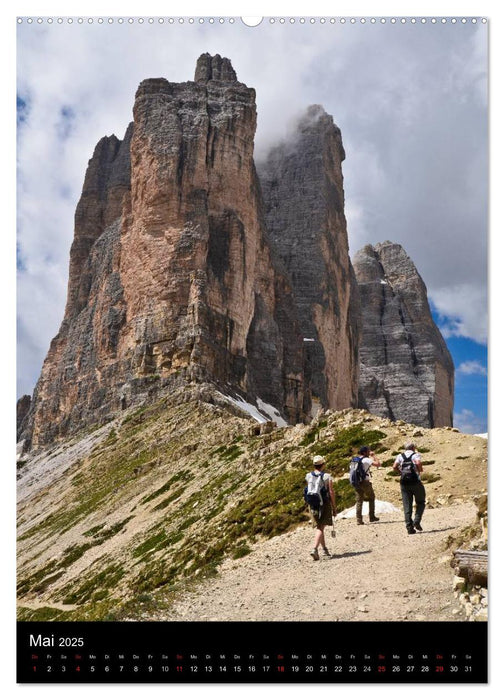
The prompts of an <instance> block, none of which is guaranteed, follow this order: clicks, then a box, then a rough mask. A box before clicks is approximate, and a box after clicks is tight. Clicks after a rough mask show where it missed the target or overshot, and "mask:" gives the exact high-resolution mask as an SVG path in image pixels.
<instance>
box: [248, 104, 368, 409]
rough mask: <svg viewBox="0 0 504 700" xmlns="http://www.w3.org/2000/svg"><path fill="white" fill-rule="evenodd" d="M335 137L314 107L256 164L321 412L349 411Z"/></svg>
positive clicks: (353, 371) (351, 329) (354, 315)
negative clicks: (290, 287) (291, 286)
mask: <svg viewBox="0 0 504 700" xmlns="http://www.w3.org/2000/svg"><path fill="white" fill-rule="evenodd" d="M344 158H345V151H344V149H343V145H342V141H341V132H340V130H339V128H338V127H337V126H336V125H335V124H334V121H333V118H332V117H331V116H330V115H329V114H327V113H326V112H325V111H324V109H323V108H322V107H321V106H320V105H312V106H311V107H309V108H308V109H307V111H306V113H305V114H304V116H303V117H302V118H301V119H300V121H299V122H298V124H297V128H296V131H295V133H294V134H293V135H292V137H291V138H290V139H289V140H288V141H286V142H285V143H282V144H280V145H278V146H276V147H275V148H273V149H272V150H271V151H270V153H269V154H268V156H267V157H266V159H265V162H263V163H261V164H260V165H258V172H259V177H260V180H261V186H262V190H263V196H264V202H265V211H266V222H267V227H268V232H269V234H270V236H271V239H272V241H273V243H274V245H275V247H276V249H277V250H278V252H279V255H280V257H281V259H282V261H283V263H284V265H285V267H286V269H287V270H288V272H289V275H290V277H291V280H292V285H293V289H294V296H295V300H296V308H297V311H298V315H299V319H300V324H301V330H302V333H303V337H304V338H305V339H307V340H306V341H305V348H306V350H307V354H308V357H309V364H308V369H309V371H310V375H311V376H310V380H311V391H312V397H313V399H314V400H315V402H316V403H318V402H320V404H321V405H322V407H324V408H333V409H339V408H346V407H349V406H356V405H357V397H358V369H359V367H358V364H359V363H358V343H359V293H358V290H357V284H356V281H355V276H354V272H353V269H352V265H351V262H350V258H349V255H348V237H347V229H346V219H345V214H344V192H343V175H342V169H341V163H342V161H343V160H344Z"/></svg>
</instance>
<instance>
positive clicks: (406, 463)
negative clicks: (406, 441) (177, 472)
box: [400, 452, 419, 484]
mask: <svg viewBox="0 0 504 700" xmlns="http://www.w3.org/2000/svg"><path fill="white" fill-rule="evenodd" d="M414 454H415V453H414V452H412V453H411V454H410V456H409V457H406V453H405V452H403V453H402V455H401V457H402V458H403V461H402V464H401V465H400V469H401V480H400V483H401V484H416V483H417V482H418V481H419V477H418V474H417V473H416V469H415V463H414V462H413V459H412V457H413V455H414Z"/></svg>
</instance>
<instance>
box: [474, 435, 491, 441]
mask: <svg viewBox="0 0 504 700" xmlns="http://www.w3.org/2000/svg"><path fill="white" fill-rule="evenodd" d="M474 437H480V438H484V439H485V440H488V433H475V434H474Z"/></svg>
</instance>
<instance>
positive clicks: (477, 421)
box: [453, 408, 487, 435]
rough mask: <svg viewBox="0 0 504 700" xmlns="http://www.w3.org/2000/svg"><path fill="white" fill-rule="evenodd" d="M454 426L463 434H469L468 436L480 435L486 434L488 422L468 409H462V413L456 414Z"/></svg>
mask: <svg viewBox="0 0 504 700" xmlns="http://www.w3.org/2000/svg"><path fill="white" fill-rule="evenodd" d="M453 425H454V427H455V428H458V429H459V430H460V431H461V432H462V433H467V434H468V435H478V434H481V433H484V432H486V429H487V422H486V420H485V419H484V418H482V417H480V416H477V415H476V414H475V413H473V411H469V410H468V409H466V408H464V409H462V411H460V413H455V415H454V416H453Z"/></svg>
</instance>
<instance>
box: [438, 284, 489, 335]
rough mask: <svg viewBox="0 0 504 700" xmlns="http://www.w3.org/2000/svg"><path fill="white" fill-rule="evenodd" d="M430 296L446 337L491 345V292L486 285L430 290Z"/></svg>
mask: <svg viewBox="0 0 504 700" xmlns="http://www.w3.org/2000/svg"><path fill="white" fill-rule="evenodd" d="M429 296H430V297H431V300H432V302H433V305H434V308H435V310H436V311H437V312H438V314H439V315H440V317H441V328H440V330H441V332H442V334H443V335H444V337H445V338H450V337H453V336H455V337H465V338H471V339H473V340H475V341H476V342H478V343H482V344H484V343H486V342H487V316H488V310H487V290H486V287H485V286H483V284H480V285H475V284H456V283H454V284H453V285H452V286H451V287H442V288H440V289H436V288H435V289H430V292H429Z"/></svg>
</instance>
